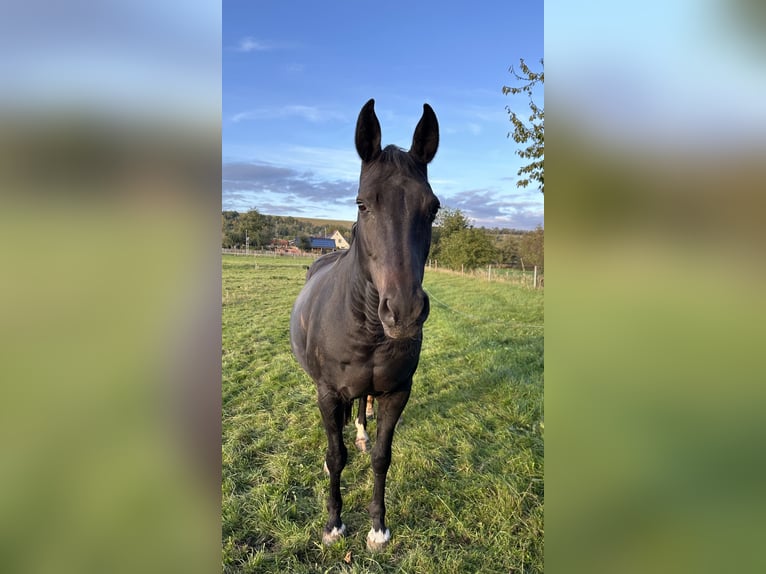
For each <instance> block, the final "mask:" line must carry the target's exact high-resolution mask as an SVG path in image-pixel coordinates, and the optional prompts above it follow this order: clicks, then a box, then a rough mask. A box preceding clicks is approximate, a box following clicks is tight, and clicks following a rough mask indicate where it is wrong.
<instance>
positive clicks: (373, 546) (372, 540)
mask: <svg viewBox="0 0 766 574" xmlns="http://www.w3.org/2000/svg"><path fill="white" fill-rule="evenodd" d="M409 398H410V391H409V390H406V391H400V392H397V393H391V394H385V395H381V396H380V397H378V399H377V400H378V431H377V434H376V438H375V446H374V447H373V448H372V453H371V456H370V459H371V460H370V462H371V465H372V471H373V473H374V474H375V486H374V487H373V492H372V502H371V503H370V506H369V510H370V518H372V528H371V529H370V532H369V533H368V534H367V548H369V549H370V550H373V551H377V550H382V549H383V548H385V546H386V544H388V541H389V540H390V539H391V532H390V531H389V529H388V528H386V501H385V495H386V475H387V473H388V467H389V466H390V465H391V443H392V441H393V439H394V428H395V427H396V421H398V420H399V415H401V414H402V411H403V410H404V406H405V405H406V404H407V400H408V399H409Z"/></svg>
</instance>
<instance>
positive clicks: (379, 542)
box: [367, 528, 391, 552]
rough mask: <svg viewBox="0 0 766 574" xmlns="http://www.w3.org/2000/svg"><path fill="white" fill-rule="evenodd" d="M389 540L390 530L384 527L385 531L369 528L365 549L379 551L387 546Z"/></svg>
mask: <svg viewBox="0 0 766 574" xmlns="http://www.w3.org/2000/svg"><path fill="white" fill-rule="evenodd" d="M389 540H391V531H390V530H389V529H388V528H386V531H385V532H381V531H380V530H375V529H374V528H371V529H370V531H369V532H368V533H367V550H369V551H370V552H380V551H381V550H383V549H384V548H385V547H386V546H388V541H389Z"/></svg>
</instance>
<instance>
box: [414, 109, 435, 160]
mask: <svg viewBox="0 0 766 574" xmlns="http://www.w3.org/2000/svg"><path fill="white" fill-rule="evenodd" d="M438 147H439V121H438V120H437V119H436V114H435V113H434V111H433V109H431V106H429V105H428V104H423V117H421V118H420V121H419V122H418V125H417V127H416V128H415V134H414V135H413V136H412V147H411V148H410V155H412V156H413V157H415V159H417V160H418V161H420V162H422V163H429V162H430V161H431V160H432V159H433V158H434V156H435V155H436V150H437V148H438Z"/></svg>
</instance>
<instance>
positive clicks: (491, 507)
mask: <svg viewBox="0 0 766 574" xmlns="http://www.w3.org/2000/svg"><path fill="white" fill-rule="evenodd" d="M308 262H309V260H305V261H296V260H295V259H278V258H274V259H269V258H258V260H257V261H254V259H252V258H245V257H232V256H224V257H223V289H222V293H223V357H222V361H223V447H222V464H223V485H222V490H223V492H222V496H223V502H222V507H223V508H222V513H223V533H222V537H223V570H224V571H225V572H410V573H413V574H415V573H417V574H423V573H432V572H433V573H440V574H442V573H466V572H504V573H506V574H507V573H509V572H513V573H520V572H542V571H543V499H544V483H543V470H544V463H543V459H544V455H543V434H544V425H543V328H542V324H543V291H542V290H532V289H527V288H524V287H520V286H518V285H514V284H509V283H505V282H497V283H489V282H486V281H481V280H477V279H474V278H469V277H460V276H456V275H451V274H442V273H438V272H432V271H427V272H426V279H425V282H424V287H425V289H426V291H427V292H428V293H429V295H430V296H431V316H430V318H429V320H428V321H427V322H426V325H425V328H424V343H423V351H422V354H421V361H420V367H419V368H418V372H417V373H416V374H415V381H414V384H413V392H412V396H411V398H410V402H409V404H408V405H407V408H406V409H405V411H404V415H403V419H402V423H401V424H400V425H399V427H398V429H397V432H396V436H395V438H394V445H393V459H392V464H391V469H390V471H389V475H388V476H389V481H388V487H387V490H386V502H387V510H388V512H387V523H388V526H389V528H390V529H391V534H392V540H391V543H390V544H389V546H388V547H387V548H386V550H385V551H383V552H381V553H379V554H371V553H370V552H368V551H367V550H366V548H365V537H366V535H367V531H368V530H369V529H370V521H369V517H368V515H367V509H366V508H367V505H368V503H369V501H370V497H371V496H372V472H371V470H370V464H369V455H367V454H363V453H359V452H358V451H356V450H355V449H354V447H353V437H354V428H353V425H349V426H348V427H347V429H346V438H347V441H346V444H347V446H348V447H349V461H348V465H347V466H346V468H345V470H344V472H343V476H342V479H341V484H342V493H343V501H344V508H343V520H344V522H345V523H346V525H347V527H348V529H349V536H348V537H347V538H346V539H344V540H341V541H339V542H337V543H336V544H335V545H333V546H330V547H325V546H323V545H322V544H321V531H322V527H323V525H324V521H325V520H326V510H325V499H326V497H327V487H328V480H327V478H326V477H325V475H324V473H323V472H322V462H323V460H324V450H325V448H326V442H325V435H324V430H323V428H322V425H321V422H320V415H319V410H318V408H317V407H316V404H315V400H316V399H315V390H314V386H313V383H312V382H311V380H310V379H309V378H308V377H307V375H305V374H304V373H303V371H301V369H300V368H299V367H298V365H297V363H296V362H295V360H294V359H293V357H292V354H291V351H290V345H289V335H288V333H289V328H288V318H289V315H290V309H291V307H292V303H293V301H294V299H295V297H296V295H297V294H298V292H299V291H300V289H301V286H302V285H303V280H304V274H305V269H304V268H303V267H302V265H305V264H307V263H308ZM256 264H257V265H256ZM374 431H375V421H374V420H373V421H371V422H370V423H369V425H368V432H370V436H371V437H372V439H373V441H374Z"/></svg>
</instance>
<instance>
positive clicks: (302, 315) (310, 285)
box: [290, 251, 345, 372]
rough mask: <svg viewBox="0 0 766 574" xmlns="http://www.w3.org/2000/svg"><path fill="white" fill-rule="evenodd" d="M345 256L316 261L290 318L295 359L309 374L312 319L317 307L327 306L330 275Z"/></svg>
mask: <svg viewBox="0 0 766 574" xmlns="http://www.w3.org/2000/svg"><path fill="white" fill-rule="evenodd" d="M344 254H345V252H344V251H333V252H331V253H328V254H326V255H323V256H322V257H320V258H319V259H317V260H316V261H314V263H312V264H311V266H310V267H309V269H308V271H307V272H306V283H305V285H304V286H303V289H301V292H300V293H299V294H298V298H297V299H296V300H295V303H294V304H293V309H292V313H291V316H290V344H291V346H292V349H293V354H294V355H295V358H296V359H298V362H299V363H300V365H301V367H303V369H304V370H305V371H307V372H308V371H309V369H308V365H307V364H306V347H307V338H308V331H309V329H310V327H311V325H310V323H311V317H312V315H314V308H315V306H318V307H317V309H319V310H321V309H322V308H323V306H324V304H326V301H323V299H325V298H326V293H325V292H326V291H328V289H327V287H326V286H327V281H328V280H329V281H332V279H331V278H330V277H329V275H328V274H329V273H330V271H331V267H332V265H333V264H334V263H335V262H336V261H338V260H339V259H340V258H341V257H342V256H343V255H344Z"/></svg>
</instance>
